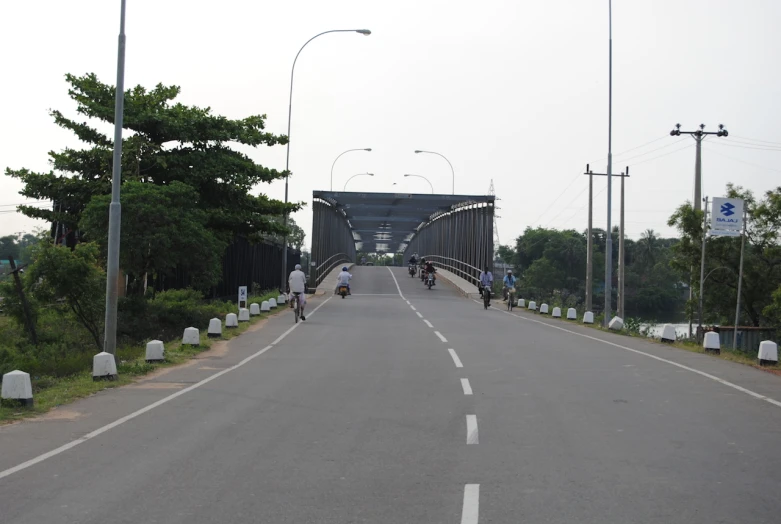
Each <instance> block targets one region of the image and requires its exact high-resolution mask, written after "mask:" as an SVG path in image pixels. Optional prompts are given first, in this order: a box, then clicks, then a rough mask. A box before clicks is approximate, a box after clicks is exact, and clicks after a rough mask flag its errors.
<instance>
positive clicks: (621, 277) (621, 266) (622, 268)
mask: <svg viewBox="0 0 781 524" xmlns="http://www.w3.org/2000/svg"><path fill="white" fill-rule="evenodd" d="M619 176H620V177H621V219H620V225H619V237H618V316H619V317H621V318H626V317H625V316H624V301H625V298H626V297H625V295H624V283H625V276H626V260H625V258H624V256H625V255H624V237H625V236H626V234H625V233H624V209H625V208H624V179H625V178H628V177H629V166H626V171H625V172H624V173H622V174H621V175H619Z"/></svg>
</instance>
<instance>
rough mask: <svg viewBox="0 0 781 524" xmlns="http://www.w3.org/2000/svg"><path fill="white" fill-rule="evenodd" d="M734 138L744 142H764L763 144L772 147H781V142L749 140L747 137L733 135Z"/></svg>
mask: <svg viewBox="0 0 781 524" xmlns="http://www.w3.org/2000/svg"><path fill="white" fill-rule="evenodd" d="M732 136H733V138H740V139H742V140H748V141H750V142H762V143H765V144H770V145H774V146H781V142H771V141H770V140H760V139H758V138H748V137H745V136H738V135H732Z"/></svg>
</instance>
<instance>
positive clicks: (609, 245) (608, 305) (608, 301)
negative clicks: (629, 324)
mask: <svg viewBox="0 0 781 524" xmlns="http://www.w3.org/2000/svg"><path fill="white" fill-rule="evenodd" d="M608 34H609V41H608V105H607V107H608V110H607V115H608V116H607V231H606V232H605V233H606V235H605V237H606V238H605V320H604V322H605V327H608V325H609V324H610V311H611V309H612V291H613V232H612V230H611V223H610V220H611V218H612V217H611V211H612V209H611V207H612V204H613V176H612V175H613V2H612V0H608Z"/></svg>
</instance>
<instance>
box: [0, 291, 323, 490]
mask: <svg viewBox="0 0 781 524" xmlns="http://www.w3.org/2000/svg"><path fill="white" fill-rule="evenodd" d="M329 300H331V298H330V297H329V298H327V299H325V301H324V302H323V303H322V304H320V305H319V306H317V307H316V308H314V309H313V310H312V312H311V313H309V315H310V316H311V315H314V314H315V312H316V311H317V310H318V309H320V308H321V307H323V306H324V305H325V304H326V303H327V302H328V301H329ZM300 325H301V324H300V323H299V324H294V325H293V327H292V328H290V329H288V330H287V331H285V333H284V334H283V335H282V336H281V337H279V338H277V339H276V340H275V341H274V342H272V343H271V344H270V345H268V346H266V347H264V348H263V349H261V350H260V351H258V352H257V353H253V354H252V355H250V356H248V357H247V358H245V359H244V360H242V361H241V362H239V363H238V364H235V365H233V366H231V367H229V368H225V369H223V370H222V371H219V372H217V373H215V374H214V375H211V376H208V377H206V378H205V379H203V380H201V381H200V382H196V383H195V384H193V385H192V386H189V387H186V388H184V389H182V390H179V391H177V392H176V393H173V394H171V395H168V396H167V397H165V398H161V399H160V400H158V401H157V402H153V403H152V404H149V405H148V406H145V407H143V408H141V409H139V410H138V411H134V412H133V413H130V414H129V415H125V416H124V417H122V418H120V419H117V420H115V421H114V422H111V423H109V424H106V425H105V426H103V427H100V428H98V429H96V430H95V431H91V432H90V433H87V434H86V435H84V436H83V437H80V438H77V439H75V440H72V441H70V442H68V443H67V444H63V445H62V446H60V447H58V448H55V449H53V450H51V451H48V452H46V453H44V454H42V455H38V456H37V457H35V458H32V459H30V460H28V461H26V462H22V463H21V464H19V465H17V466H14V467H12V468H8V469H6V470H4V471H0V479H3V478H5V477H8V476H9V475H13V474H14V473H18V472H19V471H22V470H24V469H27V468H29V467H30V466H34V465H36V464H38V463H39V462H43V461H44V460H46V459H48V458H52V457H55V456H57V455H59V454H60V453H63V452H65V451H68V450H69V449H71V448H75V447H76V446H78V445H79V444H83V443H85V442H87V441H88V440H92V439H93V438H95V437H97V436H99V435H102V434H103V433H105V432H107V431H109V430H110V429H114V428H115V427H117V426H120V425H122V424H124V423H125V422H128V421H129V420H133V419H134V418H136V417H138V416H141V415H143V414H144V413H146V412H148V411H152V410H153V409H155V408H156V407H159V406H162V405H163V404H166V403H168V402H170V401H172V400H174V399H175V398H178V397H181V396H182V395H184V394H185V393H189V392H190V391H193V390H194V389H198V388H199V387H201V386H203V385H205V384H208V383H209V382H211V381H212V380H214V379H216V378H219V377H221V376H223V375H225V374H226V373H230V372H231V371H233V370H235V369H238V368H240V367H242V366H243V365H244V364H246V363H248V362H250V361H252V360H254V359H256V358H257V357H259V356H261V355H262V354H263V353H265V352H266V351H268V350H269V349H271V348H273V347H274V345H276V344H278V343H279V341H281V340H282V339H284V338H285V337H286V336H287V335H288V334H290V332H292V331H293V330H294V329H295V328H297V327H298V326H300Z"/></svg>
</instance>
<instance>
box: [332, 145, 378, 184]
mask: <svg viewBox="0 0 781 524" xmlns="http://www.w3.org/2000/svg"><path fill="white" fill-rule="evenodd" d="M371 150H372V148H370V147H366V148H362V149H348V150H347V151H345V152H344V153H349V152H350V151H369V152H371ZM344 153H340V154H339V156H338V157H336V158H335V159H334V163H333V164H331V191H333V190H334V166H335V165H336V161H337V160H339V157H340V156H342V155H343V154H344Z"/></svg>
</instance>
